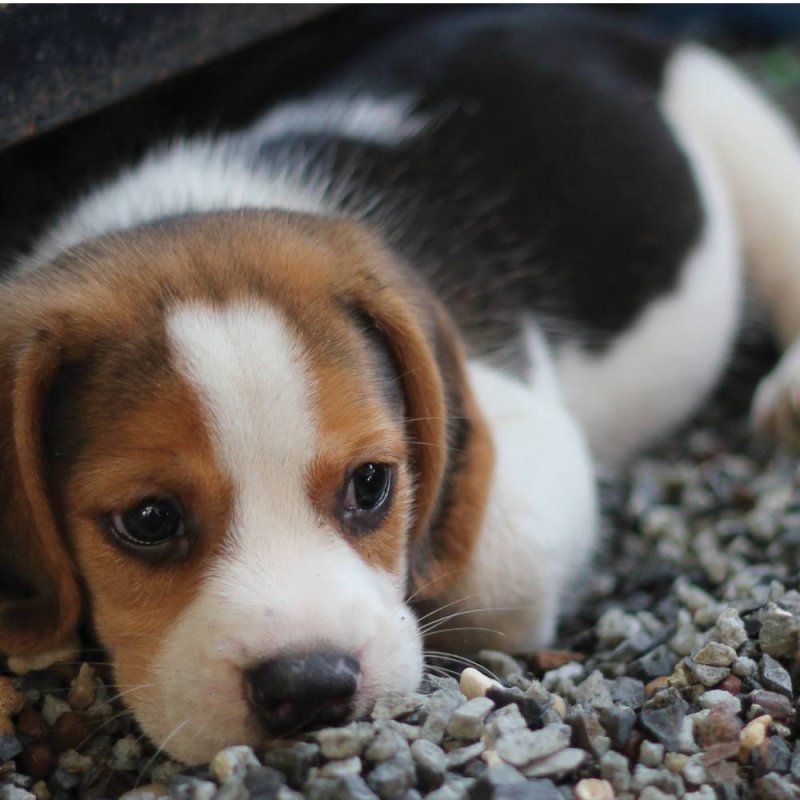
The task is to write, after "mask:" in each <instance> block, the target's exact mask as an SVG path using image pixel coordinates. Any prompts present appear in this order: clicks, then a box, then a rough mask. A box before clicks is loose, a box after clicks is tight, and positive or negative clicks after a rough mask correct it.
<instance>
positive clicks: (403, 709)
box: [372, 693, 427, 720]
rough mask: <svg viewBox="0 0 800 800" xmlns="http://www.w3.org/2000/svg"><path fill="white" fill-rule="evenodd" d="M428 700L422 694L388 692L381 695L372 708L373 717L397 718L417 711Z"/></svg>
mask: <svg viewBox="0 0 800 800" xmlns="http://www.w3.org/2000/svg"><path fill="white" fill-rule="evenodd" d="M426 701H427V698H426V697H425V695H422V694H413V693H410V694H397V693H392V694H387V695H383V696H382V697H379V698H378V700H377V702H376V703H375V706H374V708H373V709H372V718H373V719H376V720H383V719H397V718H398V717H405V716H407V715H408V714H411V713H412V712H413V711H416V710H417V709H418V708H419V707H420V706H422V705H424V704H425V703H426Z"/></svg>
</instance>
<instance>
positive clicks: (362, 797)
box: [332, 775, 378, 800]
mask: <svg viewBox="0 0 800 800" xmlns="http://www.w3.org/2000/svg"><path fill="white" fill-rule="evenodd" d="M332 800H378V796H377V795H376V794H375V792H373V791H372V789H370V788H369V786H367V784H366V783H365V782H364V779H363V778H362V777H361V776H360V775H345V776H344V777H341V778H339V779H338V780H337V781H336V784H335V786H334V789H333V796H332Z"/></svg>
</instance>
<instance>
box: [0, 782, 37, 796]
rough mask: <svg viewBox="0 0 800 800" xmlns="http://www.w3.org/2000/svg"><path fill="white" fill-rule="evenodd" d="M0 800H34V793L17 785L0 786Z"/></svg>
mask: <svg viewBox="0 0 800 800" xmlns="http://www.w3.org/2000/svg"><path fill="white" fill-rule="evenodd" d="M0 800H36V795H35V794H31V793H30V792H28V791H26V790H25V789H20V788H19V787H18V786H9V785H6V786H0Z"/></svg>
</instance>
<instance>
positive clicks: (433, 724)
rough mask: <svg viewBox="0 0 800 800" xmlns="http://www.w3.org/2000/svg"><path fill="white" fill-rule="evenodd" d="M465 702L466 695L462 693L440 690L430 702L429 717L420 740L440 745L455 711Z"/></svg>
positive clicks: (426, 719)
mask: <svg viewBox="0 0 800 800" xmlns="http://www.w3.org/2000/svg"><path fill="white" fill-rule="evenodd" d="M464 700H465V698H464V695H462V694H461V693H460V692H459V693H458V694H456V693H453V692H446V691H443V690H440V691H437V692H436V693H435V694H433V695H432V696H431V698H430V699H429V701H428V716H427V717H426V718H425V722H424V724H423V725H422V728H421V730H420V732H419V738H420V739H428V740H429V741H431V742H435V743H436V744H439V742H441V741H442V737H443V736H444V732H445V729H446V728H447V724H448V722H450V717H451V715H452V713H453V711H454V710H455V709H456V708H458V706H460V705H461V704H462V703H463V702H464Z"/></svg>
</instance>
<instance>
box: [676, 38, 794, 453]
mask: <svg viewBox="0 0 800 800" xmlns="http://www.w3.org/2000/svg"><path fill="white" fill-rule="evenodd" d="M667 96H668V99H669V104H670V108H671V111H672V113H673V115H675V116H676V118H679V119H680V120H681V122H682V124H684V125H685V126H687V127H688V128H690V129H691V130H693V131H695V132H696V133H697V135H698V136H700V137H702V138H703V140H704V141H705V142H707V143H708V145H709V146H710V147H711V149H712V150H713V154H714V157H715V159H716V161H717V163H718V164H719V167H720V169H721V171H722V174H723V176H724V178H725V181H726V184H727V187H728V191H729V192H730V194H731V197H732V199H733V202H734V205H735V208H736V212H737V222H738V225H739V228H740V230H741V232H742V236H743V241H744V247H745V252H746V254H747V256H748V260H747V262H748V267H749V268H750V274H751V278H752V282H753V285H754V287H755V289H756V291H757V292H758V294H759V295H760V297H761V299H762V300H763V301H764V302H765V304H766V307H767V310H768V312H769V313H770V315H771V317H772V320H773V323H774V325H775V329H776V332H777V334H778V336H779V338H780V340H781V341H782V343H783V345H784V346H785V347H786V348H787V351H786V354H785V355H784V357H783V358H782V359H781V362H780V363H779V364H778V366H777V367H776V368H775V370H773V372H772V373H770V375H768V376H767V377H766V378H764V380H763V381H762V382H761V385H760V386H759V389H758V391H757V392H756V396H755V401H754V404H753V420H754V422H755V424H756V426H757V427H758V428H759V429H760V430H763V431H767V432H769V433H771V434H772V435H774V436H776V437H777V438H778V439H779V440H780V441H783V442H785V443H791V444H793V445H795V446H798V445H800V141H799V140H798V137H797V133H796V131H795V130H794V129H793V127H792V126H791V125H790V123H789V121H788V120H787V119H786V118H785V117H783V116H782V115H781V114H780V113H779V111H778V110H777V109H776V108H774V107H773V106H771V105H770V103H769V102H768V101H767V99H766V98H765V97H764V96H763V95H762V94H761V93H760V92H759V91H758V90H757V89H756V88H755V87H754V86H753V85H752V84H750V83H749V82H748V81H747V80H746V79H745V78H744V77H743V76H742V75H740V74H739V73H738V72H737V71H736V69H735V68H734V67H733V66H732V65H731V64H729V63H728V62H727V61H725V60H724V59H722V58H720V57H719V56H717V55H716V54H714V53H711V52H709V51H708V50H705V49H703V48H701V47H697V46H687V47H684V48H682V49H681V50H680V51H679V52H678V53H677V55H676V56H675V57H674V58H673V59H672V61H671V63H670V65H669V69H668V72H667Z"/></svg>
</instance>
